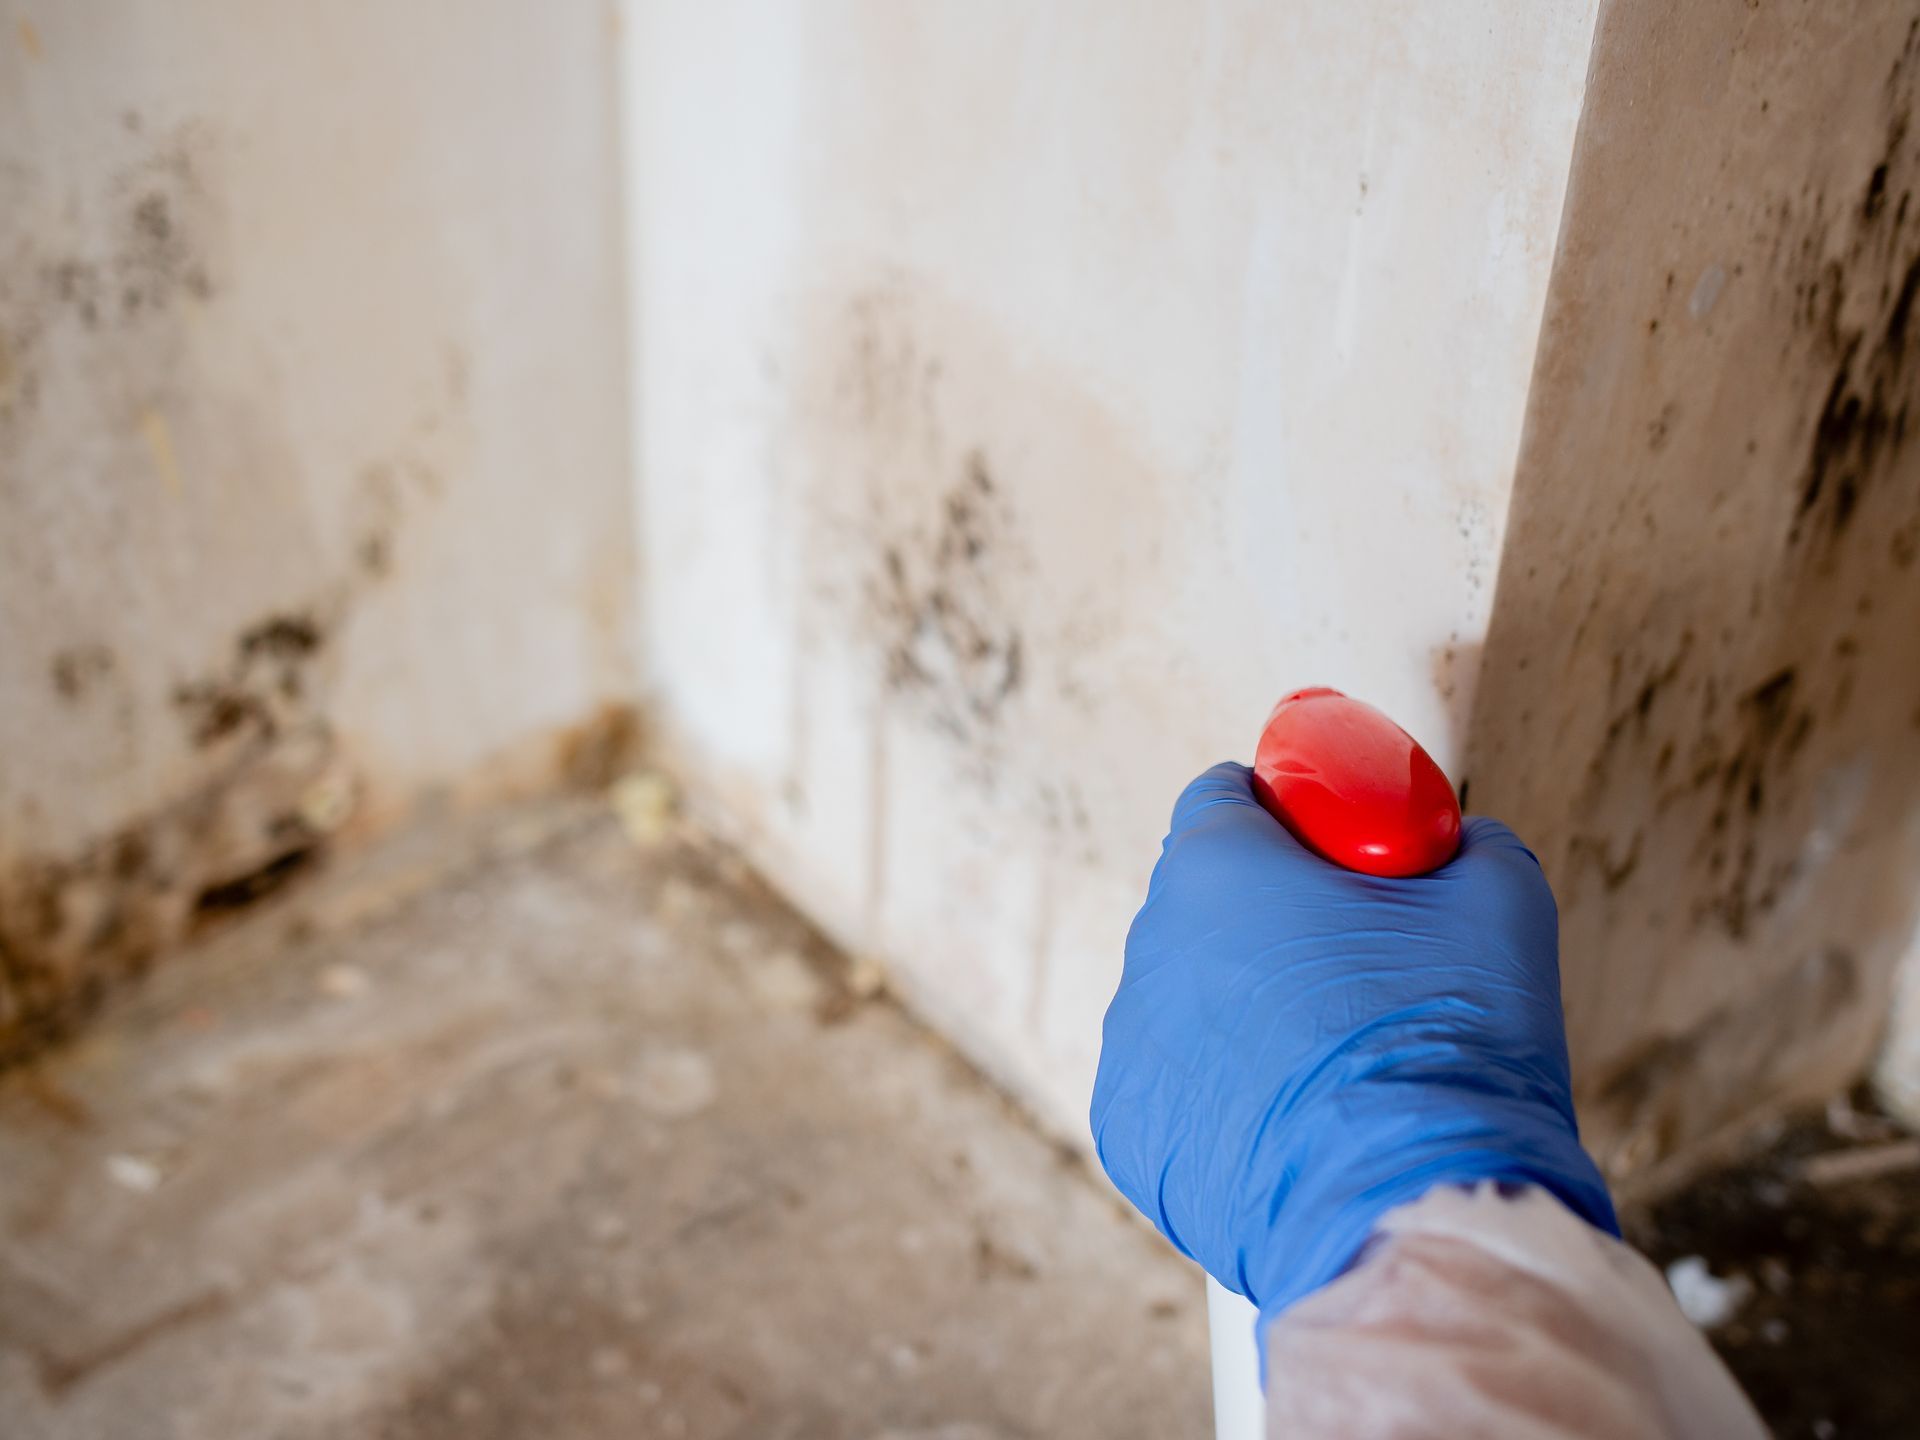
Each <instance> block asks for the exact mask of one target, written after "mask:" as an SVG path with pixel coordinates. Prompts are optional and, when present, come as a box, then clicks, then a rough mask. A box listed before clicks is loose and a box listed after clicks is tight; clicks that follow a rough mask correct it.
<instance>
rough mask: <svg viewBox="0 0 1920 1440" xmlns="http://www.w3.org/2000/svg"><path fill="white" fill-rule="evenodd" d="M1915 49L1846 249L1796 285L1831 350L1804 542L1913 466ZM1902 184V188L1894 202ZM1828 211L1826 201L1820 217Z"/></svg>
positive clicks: (1810, 256)
mask: <svg viewBox="0 0 1920 1440" xmlns="http://www.w3.org/2000/svg"><path fill="white" fill-rule="evenodd" d="M1914 54H1915V38H1914V35H1913V34H1912V33H1911V32H1910V33H1909V35H1908V39H1907V43H1906V46H1905V48H1904V49H1903V50H1902V52H1901V54H1900V56H1899V57H1898V58H1897V59H1896V60H1895V61H1894V63H1893V68H1892V71H1891V72H1890V74H1889V75H1888V79H1887V85H1888V104H1889V108H1890V114H1889V118H1888V121H1887V130H1886V136H1885V139H1884V141H1883V142H1882V146H1881V155H1880V158H1879V159H1878V160H1877V161H1876V162H1875V163H1874V165H1873V167H1872V169H1871V171H1870V172H1869V174H1868V175H1867V178H1866V180H1865V182H1864V184H1863V186H1862V190H1861V193H1860V198H1859V200H1858V202H1857V203H1856V204H1855V205H1854V206H1853V207H1852V214H1853V216H1854V219H1853V221H1852V233H1851V235H1850V237H1849V238H1848V240H1847V243H1846V245H1845V250H1844V256H1843V258H1829V259H1826V260H1825V261H1823V262H1820V263H1819V264H1818V268H1817V270H1816V271H1815V272H1814V274H1813V277H1812V278H1811V279H1807V280H1802V281H1801V282H1800V284H1799V285H1798V286H1797V287H1796V297H1797V301H1798V310H1797V317H1798V320H1799V323H1800V325H1801V327H1802V328H1803V329H1811V330H1812V331H1813V332H1814V333H1815V335H1816V337H1817V339H1818V341H1819V343H1820V345H1821V347H1822V348H1823V349H1824V350H1825V352H1826V359H1827V379H1826V383H1825V385H1824V387H1823V391H1822V399H1821V403H1820V407H1819V410H1818V412H1817V414H1816V416H1815V419H1814V422H1813V426H1812V430H1811V434H1810V437H1809V439H1808V442H1807V455H1806V460H1805V462H1804V464H1803V466H1802V468H1801V471H1800V475H1799V477H1798V480H1797V482H1796V483H1797V492H1798V498H1797V501H1796V505H1795V510H1794V516H1793V523H1792V528H1791V531H1790V535H1789V538H1790V541H1791V542H1792V543H1793V544H1796V545H1802V544H1804V545H1817V546H1819V547H1821V548H1822V549H1823V550H1825V549H1827V548H1830V547H1831V545H1832V544H1833V542H1835V541H1836V540H1838V539H1839V538H1840V537H1841V536H1842V535H1844V534H1845V533H1846V532H1847V530H1848V528H1849V527H1850V526H1851V525H1852V524H1853V521H1854V518H1855V516H1856V515H1857V513H1858V512H1859V508H1860V504H1861V500H1862V498H1863V496H1864V495H1865V494H1866V493H1867V492H1868V491H1869V490H1871V489H1873V488H1875V487H1877V486H1880V485H1882V484H1884V483H1885V481H1886V480H1887V478H1888V476H1889V475H1890V474H1892V473H1894V472H1896V471H1897V470H1901V469H1904V468H1907V467H1903V466H1901V464H1900V459H1901V456H1902V454H1903V452H1904V450H1905V447H1906V443H1907V438H1908V431H1909V426H1910V417H1911V413H1912V407H1913V401H1914V391H1915V382H1916V379H1920V375H1916V372H1915V370H1914V367H1913V366H1912V365H1911V364H1910V363H1909V352H1908V341H1909V338H1910V333H1911V329H1912V320H1913V307H1914V302H1915V299H1916V296H1920V237H1917V236H1914V235H1911V234H1909V233H1907V229H1906V221H1907V214H1908V209H1909V204H1910V201H1911V198H1912V192H1911V172H1912V169H1913V166H1912V163H1911V161H1910V159H1909V157H1908V153H1907V152H1908V132H1909V128H1910V123H1911V121H1910V116H1911V106H1912V95H1911V91H1912V80H1911V69H1910V62H1911V61H1912V60H1913V58H1914ZM1896 186H1898V187H1899V191H1900V193H1899V198H1898V200H1897V201H1894V202H1893V203H1892V205H1891V206H1890V205H1889V199H1890V197H1891V196H1892V194H1893V191H1894V188H1895V187H1896ZM1782 214H1783V218H1784V215H1785V211H1784V210H1783V212H1782ZM1819 214H1820V202H1819V201H1818V200H1816V202H1815V219H1816V220H1818V218H1819ZM1823 233H1824V232H1823V230H1822V229H1821V227H1819V226H1818V225H1815V226H1813V227H1810V228H1809V229H1808V230H1807V231H1806V232H1805V234H1804V235H1803V236H1802V239H1801V242H1800V244H1799V246H1798V248H1797V250H1796V251H1795V254H1796V257H1797V258H1798V259H1799V260H1800V261H1801V263H1803V264H1804V263H1813V262H1814V257H1815V256H1817V255H1818V254H1819V250H1820V248H1821V237H1822V235H1823Z"/></svg>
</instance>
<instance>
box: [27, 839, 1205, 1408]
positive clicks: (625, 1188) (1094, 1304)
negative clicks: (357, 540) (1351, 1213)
mask: <svg viewBox="0 0 1920 1440" xmlns="http://www.w3.org/2000/svg"><path fill="white" fill-rule="evenodd" d="M501 827H502V828H501V829H500V833H498V834H495V835H493V836H491V837H490V838H488V839H487V840H486V841H485V842H484V843H479V844H477V845H473V846H471V850H472V853H471V854H470V855H468V861H469V862H470V863H466V864H464V865H463V866H462V867H450V866H449V864H448V863H447V861H446V858H445V857H446V855H447V854H450V853H454V852H456V851H458V850H459V849H460V847H459V846H450V847H447V846H435V845H432V844H427V845H425V846H424V847H423V846H422V845H420V844H416V845H415V847H414V849H413V850H411V851H408V850H406V849H405V848H404V847H403V848H402V849H401V850H400V851H399V852H397V854H396V853H385V855H384V858H382V859H377V860H375V861H367V862H362V863H361V864H360V865H359V866H358V867H356V868H355V870H353V871H352V872H341V871H338V870H336V871H335V872H332V873H328V874H324V875H322V876H320V877H318V878H317V879H316V880H314V881H312V882H311V883H310V884H308V885H307V886H306V887H304V888H303V890H302V891H301V893H300V894H299V895H296V896H292V897H286V898H280V899H276V900H273V901H271V902H268V903H264V904H262V905H260V906H256V907H254V908H253V910H252V911H250V912H249V913H248V914H246V915H244V916H241V917H239V918H237V919H234V920H231V921H229V922H226V924H225V926H224V928H222V929H220V930H218V931H216V932H215V933H212V934H210V935H207V936H206V937H204V939H203V940H202V941H201V942H200V943H199V944H198V945H197V946H196V948H195V949H194V950H193V951H192V952H191V953H189V954H187V955H184V956H182V957H180V958H178V959H176V960H175V961H173V962H170V963H169V964H168V965H166V966H164V967H163V968H162V969H161V970H160V971H158V972H157V973H156V974H154V975H153V976H151V977H149V979H148V981H147V982H146V983H145V984H143V985H142V986H141V987H140V988H139V990H138V993H137V994H135V995H134V996H132V997H130V998H129V999H127V1000H125V1001H123V1002H122V1003H121V1004H120V1005H119V1006H118V1007H117V1008H116V1009H115V1010H113V1011H111V1012H110V1013H109V1014H107V1015H106V1016H105V1017H103V1019H102V1021H101V1022H100V1023H99V1024H98V1025H97V1026H96V1027H95V1028H93V1029H92V1030H91V1031H90V1032H89V1034H88V1036H87V1038H86V1039H84V1040H83V1041H82V1042H80V1043H79V1044H78V1045H77V1046H74V1047H72V1048H69V1049H68V1050H66V1051H65V1052H63V1053H60V1054H58V1055H56V1056H54V1057H53V1058H51V1059H50V1060H47V1061H44V1062H42V1063H40V1064H38V1065H36V1066H34V1067H33V1068H31V1069H29V1070H26V1071H19V1072H15V1073H14V1074H12V1075H10V1076H8V1077H6V1078H5V1079H0V1415H4V1416H5V1422H4V1426H3V1427H0V1428H4V1431H5V1433H6V1435H7V1436H8V1437H9V1440H103V1437H112V1440H186V1437H193V1440H223V1437H245V1440H336V1437H337V1440H348V1437H352V1440H365V1437H406V1440H440V1437H449V1440H451V1437H456V1436H457V1437H460V1440H486V1437H527V1436H555V1437H560V1436H564V1437H568V1440H599V1437H614V1436H618V1437H622V1440H626V1437H634V1436H676V1435H683V1436H692V1437H730V1436H739V1437H747V1436H752V1437H755V1440H780V1437H793V1440H802V1437H816V1436H817V1437H843V1436H844V1437H872V1440H883V1437H884V1440H1003V1437H1004V1440H1015V1437H1035V1440H1039V1437H1048V1440H1073V1437H1082V1436H1084V1437H1095V1436H1098V1437H1101V1440H1119V1437H1129V1436H1139V1437H1147V1436H1152V1437H1156V1440H1180V1437H1189V1436H1190V1437H1200V1436H1203V1435H1206V1434H1207V1433H1208V1431H1209V1407H1208V1399H1207V1393H1206V1377H1207V1369H1206V1357H1205V1322H1204V1316H1203V1301H1202V1296H1201V1291H1200V1286H1199V1283H1198V1280H1197V1279H1196V1276H1195V1274H1194V1272H1193V1271H1192V1270H1191V1269H1190V1268H1189V1267H1187V1266H1186V1265H1184V1264H1182V1263H1181V1262H1179V1261H1178V1260H1177V1259H1176V1258H1175V1257H1174V1256H1173V1255H1172V1254H1171V1252H1169V1251H1168V1250H1166V1249H1165V1248H1164V1247H1162V1246H1161V1245H1160V1244H1159V1243H1158V1242H1157V1241H1156V1240H1155V1239H1154V1238H1153V1237H1152V1236H1151V1235H1149V1234H1147V1233H1146V1232H1144V1230H1143V1229H1142V1227H1140V1226H1138V1225H1137V1224H1134V1223H1132V1222H1131V1221H1129V1220H1128V1219H1126V1218H1125V1217H1124V1216H1123V1215H1122V1214H1121V1212H1120V1210H1119V1208H1118V1206H1117V1205H1116V1203H1115V1202H1114V1201H1113V1200H1112V1199H1111V1198H1110V1197H1109V1196H1108V1195H1107V1194H1106V1193H1104V1192H1103V1191H1102V1190H1101V1189H1100V1188H1098V1187H1097V1186H1096V1185H1095V1184H1093V1183H1092V1181H1091V1180H1090V1179H1089V1178H1088V1176H1087V1175H1086V1174H1085V1172H1084V1171H1083V1170H1082V1169H1081V1168H1080V1166H1079V1165H1078V1163H1077V1162H1075V1161H1073V1160H1072V1159H1071V1158H1070V1157H1067V1156H1065V1155H1063V1154H1062V1153H1061V1152H1060V1151H1059V1150H1058V1149H1057V1148H1056V1147H1055V1146H1053V1145H1051V1144H1049V1143H1048V1142H1047V1141H1046V1140H1044V1139H1042V1138H1040V1137H1039V1136H1038V1135H1036V1134H1035V1133H1034V1132H1032V1131H1031V1130H1030V1129H1029V1128H1028V1127H1026V1126H1025V1125H1024V1124H1023V1123H1022V1122H1021V1120H1020V1119H1019V1117H1018V1116H1017V1115H1015V1114H1014V1113H1013V1112H1012V1111H1011V1110H1010V1109H1009V1107H1008V1106H1007V1105H1006V1104H1005V1103H1004V1102H1003V1101H1002V1100H1001V1099H1000V1097H999V1096H998V1095H996V1094H995V1093H994V1092H993V1091H992V1090H990V1089H989V1088H988V1087H987V1086H985V1085H984V1084H982V1083H981V1082H980V1081H979V1079H978V1078H977V1077H976V1076H975V1075H973V1074H972V1073H971V1072H970V1071H969V1070H968V1069H967V1067H966V1066H965V1065H963V1064H962V1063H960V1062H959V1061H958V1060H957V1059H956V1058H955V1057H954V1056H953V1055H952V1054H951V1053H950V1052H948V1051H947V1050H945V1049H944V1048H943V1047H941V1046H940V1045H939V1044H938V1043H937V1042H936V1041H934V1040H933V1039H932V1038H930V1037H929V1036H928V1035H927V1034H926V1033H925V1032H924V1031H922V1030H920V1029H918V1028H917V1027H915V1026H914V1025H913V1024H911V1023H910V1022H909V1021H908V1020H906V1019H905V1018H903V1017H902V1016H901V1015H900V1014H899V1013H898V1012H896V1011H895V1010H894V1009H892V1008H891V1007H890V1006H888V1005H886V1004H884V1003H879V1002H864V1003H863V1002H860V1001H858V1000H857V999H855V998H854V997H853V996H852V995H851V994H850V993H849V992H848V991H847V990H846V989H845V988H844V987H843V985H842V984H841V983H840V982H839V981H838V980H836V978H835V977H834V974H833V971H832V967H831V963H830V961H829V960H828V958H827V957H826V955H825V953H824V950H823V948H822V947H820V946H819V945H818V943H817V942H816V941H815V940H814V939H813V938H812V937H811V936H809V935H808V933H807V932H806V931H805V929H804V928H803V927H802V926H801V925H800V924H799V923H798V922H796V921H795V920H794V918H793V917H792V916H791V915H790V914H788V913H787V912H785V911H784V910H782V909H781V908H780V907H779V906H778V905H776V904H774V903H772V902H771V901H769V900H768V899H767V898H766V897H765V896H764V895H762V894H760V893H758V892H757V891H756V890H755V889H754V887H753V885H752V883H751V881H749V880H748V879H746V877H744V876H742V875H740V874H738V873H735V872H733V871H731V870H730V869H729V868H728V866H727V865H726V862H725V860H724V858H723V857H716V856H714V855H711V854H707V853H703V852H700V851H698V850H696V849H694V848H691V847H690V846H689V845H687V844H685V843H682V842H681V841H678V840H669V841H667V842H664V843H663V844H662V845H661V846H660V848H657V849H654V850H651V851H643V850H641V849H637V848H636V847H635V846H634V845H633V844H632V843H630V842H629V840H628V838H627V837H626V835H625V834H624V833H623V832H622V831H621V830H620V829H619V827H617V826H616V825H614V824H612V823H611V822H610V821H608V820H607V819H606V818H604V816H603V815H599V814H594V813H590V812H587V811H562V812H557V813H544V812H543V813H541V814H538V815H523V816H520V817H517V818H515V819H513V820H511V821H503V822H501ZM450 868H451V869H453V870H454V871H456V872H457V873H449V871H450Z"/></svg>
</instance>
